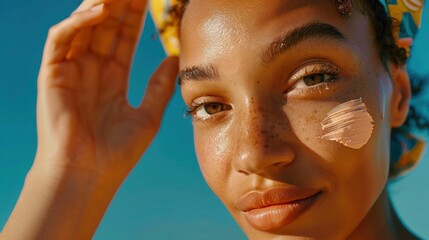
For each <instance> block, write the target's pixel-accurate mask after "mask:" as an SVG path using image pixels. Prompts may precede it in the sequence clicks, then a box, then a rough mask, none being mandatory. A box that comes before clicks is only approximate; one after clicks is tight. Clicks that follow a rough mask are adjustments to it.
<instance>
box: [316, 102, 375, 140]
mask: <svg viewBox="0 0 429 240" xmlns="http://www.w3.org/2000/svg"><path fill="white" fill-rule="evenodd" d="M321 125H322V134H323V135H322V136H320V137H318V138H321V139H324V140H328V141H336V142H339V143H341V144H343V145H344V146H346V147H349V148H352V149H360V148H362V147H363V146H364V145H365V144H366V143H367V142H368V140H369V139H370V138H371V134H372V130H373V128H374V120H373V118H372V117H371V115H370V114H369V113H368V111H367V108H366V105H365V104H364V103H363V102H362V98H360V99H356V100H350V101H348V102H345V103H342V104H340V105H338V106H336V107H334V108H333V109H332V110H331V111H329V112H328V113H327V116H326V118H325V119H323V120H322V123H321Z"/></svg>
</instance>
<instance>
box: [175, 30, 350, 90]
mask: <svg viewBox="0 0 429 240" xmlns="http://www.w3.org/2000/svg"><path fill="white" fill-rule="evenodd" d="M310 38H328V39H333V40H337V41H345V40H347V38H346V37H345V36H344V34H342V33H341V32H340V31H339V30H338V29H337V28H336V27H334V26H332V25H330V24H326V23H321V22H310V23H307V24H305V25H303V26H300V27H297V28H295V29H293V30H291V31H289V32H287V33H286V34H284V35H282V36H280V37H278V38H276V39H275V40H274V41H273V42H271V43H270V44H269V45H268V47H267V48H266V49H265V50H264V51H262V54H261V59H262V62H263V63H264V64H268V63H270V62H272V61H274V60H275V59H276V58H278V57H279V56H280V55H282V54H284V53H285V52H286V51H287V50H290V49H291V48H292V47H294V46H296V45H298V44H299V43H301V42H303V41H305V40H307V39H310ZM218 78H219V74H218V72H217V70H216V68H215V67H214V66H213V65H201V66H193V67H189V68H185V69H183V70H181V71H180V72H179V74H178V84H179V85H181V84H182V83H183V81H191V80H215V79H218Z"/></svg>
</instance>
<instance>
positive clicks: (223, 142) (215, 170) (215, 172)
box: [194, 128, 232, 199]
mask: <svg viewBox="0 0 429 240" xmlns="http://www.w3.org/2000/svg"><path fill="white" fill-rule="evenodd" d="M228 139H229V138H228V136H227V129H223V130H216V129H211V130H205V129H203V128H198V129H194V140H195V152H196V154H197V159H198V163H199V166H200V169H201V172H202V174H203V177H204V179H205V181H206V182H207V184H208V185H209V187H210V188H211V189H212V191H213V192H214V193H215V194H216V195H218V196H219V197H220V198H221V199H222V194H223V192H224V191H225V186H227V183H228V179H229V176H230V173H231V171H232V167H231V161H230V159H231V157H230V155H231V147H230V143H229V141H228Z"/></svg>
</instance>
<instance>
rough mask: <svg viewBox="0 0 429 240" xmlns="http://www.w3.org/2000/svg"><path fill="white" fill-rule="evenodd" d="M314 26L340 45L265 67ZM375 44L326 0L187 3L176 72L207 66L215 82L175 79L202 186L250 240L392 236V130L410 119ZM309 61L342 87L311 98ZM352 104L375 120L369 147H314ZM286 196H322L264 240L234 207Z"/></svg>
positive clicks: (299, 51) (316, 40) (315, 42)
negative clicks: (299, 192) (278, 193)
mask: <svg viewBox="0 0 429 240" xmlns="http://www.w3.org/2000/svg"><path fill="white" fill-rule="evenodd" d="M311 22H320V23H326V24H330V25H332V26H334V27H335V28H337V29H338V30H339V31H340V32H341V33H342V34H343V35H344V36H345V38H346V40H342V41H341V40H338V39H333V38H330V37H326V38H325V37H313V38H308V39H306V40H304V41H302V42H299V43H298V44H296V45H295V46H293V47H292V48H290V49H289V50H287V51H286V52H284V53H283V54H281V55H280V56H279V57H278V58H276V59H275V60H274V61H272V62H269V63H266V62H264V61H263V59H262V58H261V53H262V52H263V51H264V49H265V48H266V47H267V45H269V44H270V43H271V42H272V41H273V40H274V39H276V38H278V37H279V36H281V35H283V34H285V33H288V32H290V31H291V30H292V29H295V28H297V27H300V26H303V25H305V24H308V23H311ZM372 39H373V32H372V30H371V26H370V23H369V22H368V20H367V18H366V17H365V16H363V15H362V14H360V13H359V12H357V11H356V9H355V10H354V12H353V14H352V16H351V17H347V18H344V17H341V16H340V15H339V14H338V12H337V11H336V9H335V7H334V5H333V4H332V2H331V1H328V0H320V1H308V0H306V1H285V0H272V1H264V3H263V4H262V3H261V2H260V1H246V2H243V1H210V2H208V1H191V2H190V4H189V6H188V7H187V9H186V12H185V15H184V18H183V21H182V25H181V44H182V45H181V49H182V55H181V58H180V69H181V70H182V71H187V69H192V67H194V66H202V67H203V68H206V69H207V66H210V68H212V69H214V72H215V73H216V74H215V75H216V76H214V77H213V78H212V79H207V78H204V77H199V78H197V79H193V78H192V77H189V75H186V74H182V75H183V76H184V78H183V79H182V85H181V91H182V95H183V98H184V100H185V102H186V103H187V104H188V105H192V106H194V107H193V108H194V109H193V112H192V114H193V116H194V122H193V124H194V136H195V149H196V153H197V156H198V161H199V164H200V167H201V170H202V173H203V175H204V178H205V179H206V181H207V183H208V185H209V186H210V188H211V189H212V190H213V191H214V192H215V194H216V195H217V196H218V197H219V198H220V200H221V201H222V202H223V203H224V204H225V206H226V207H227V209H228V210H229V211H230V213H231V214H232V216H233V217H234V219H235V220H236V221H237V222H238V224H239V225H240V226H241V228H242V229H243V230H244V231H245V233H246V234H247V236H248V237H249V238H252V239H271V238H272V239H283V238H288V237H297V238H303V239H304V238H312V239H344V238H351V239H352V238H356V239H359V238H360V239H363V238H362V237H366V238H365V239H371V238H374V239H376V238H380V237H389V238H395V237H398V236H399V233H398V231H400V229H401V225H400V224H399V225H395V223H394V221H393V219H394V217H392V216H393V215H391V214H393V212H392V210H391V209H389V203H388V200H387V198H386V192H385V191H384V189H385V186H386V181H387V177H388V167H389V138H390V129H391V127H395V126H399V125H401V124H402V122H403V121H404V119H405V116H406V113H407V109H408V98H409V97H410V96H409V95H410V94H409V85H408V76H407V74H406V72H405V71H404V67H403V66H399V67H397V66H391V67H390V72H388V71H386V69H385V68H384V67H383V64H382V62H381V61H380V58H379V56H378V53H377V50H376V46H375V43H374V42H373V41H372ZM315 62H317V64H325V65H326V64H329V63H331V64H332V65H334V66H335V67H336V68H338V69H339V70H340V71H339V73H338V75H337V76H336V77H337V78H338V79H336V80H332V83H330V84H328V85H326V83H325V84H324V83H321V84H320V85H318V86H316V85H314V86H313V87H308V86H306V85H305V84H303V83H304V82H303V80H302V77H303V76H302V75H301V76H296V75H295V76H294V74H296V73H297V72H298V71H299V70H301V69H304V68H307V69H308V71H310V70H311V69H313V68H312V67H311V66H314V64H315ZM310 74H328V75H329V74H330V72H328V73H327V72H323V71H322V72H321V71H320V69H319V71H316V72H310ZM330 75H333V74H330ZM326 79H329V76H327V78H326ZM327 82H329V80H327ZM358 98H362V101H363V102H364V103H365V104H366V106H367V108H368V111H369V113H370V114H371V116H372V117H373V119H374V130H373V133H372V136H371V138H370V140H369V142H368V143H367V144H366V145H365V146H364V147H362V148H361V149H358V150H354V149H350V148H347V147H345V146H343V145H341V144H339V143H336V142H330V141H325V140H321V139H318V138H317V137H318V136H320V135H321V127H320V122H321V121H322V120H323V119H324V118H325V116H326V113H327V112H328V111H329V110H330V109H332V108H333V107H334V106H336V105H338V104H340V103H344V102H346V101H349V100H352V99H358ZM207 103H215V104H212V105H206V104H207ZM284 186H293V187H298V188H311V189H317V190H319V191H321V192H322V194H321V195H320V197H319V198H318V199H317V200H316V202H315V203H314V204H313V205H312V206H311V207H310V208H309V209H307V210H306V211H305V212H304V213H303V214H301V216H299V217H298V218H297V219H295V220H294V221H293V222H291V223H289V224H285V225H283V226H281V227H276V228H273V229H268V230H260V229H259V230H258V229H255V228H254V227H252V226H251V225H249V223H248V222H247V221H246V220H245V218H244V214H243V213H242V212H240V211H239V210H238V209H237V208H236V205H235V203H236V202H237V201H238V199H240V198H241V197H242V196H243V195H245V194H246V193H248V192H250V191H254V190H258V191H263V190H266V189H272V188H277V187H284ZM377 200H378V201H377ZM376 203H377V204H376ZM371 219H372V220H371ZM374 219H378V220H380V221H375V222H374ZM370 222H371V224H369V223H370ZM377 234H379V235H377Z"/></svg>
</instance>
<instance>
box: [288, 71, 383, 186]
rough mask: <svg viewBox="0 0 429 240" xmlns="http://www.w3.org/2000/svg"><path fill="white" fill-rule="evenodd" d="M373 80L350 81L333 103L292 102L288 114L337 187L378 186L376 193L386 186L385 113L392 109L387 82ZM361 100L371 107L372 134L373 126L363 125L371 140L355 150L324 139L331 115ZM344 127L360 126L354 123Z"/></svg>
mask: <svg viewBox="0 0 429 240" xmlns="http://www.w3.org/2000/svg"><path fill="white" fill-rule="evenodd" d="M360 79H361V78H360ZM367 79H368V78H367ZM369 79H374V80H373V81H371V80H366V81H349V82H348V83H347V84H348V88H345V89H343V90H342V91H341V90H339V91H338V92H336V93H335V94H334V95H333V96H332V97H330V99H331V100H302V99H301V100H298V99H290V100H288V103H287V105H286V106H285V107H284V111H285V112H286V115H287V116H288V118H289V121H290V125H291V127H292V129H293V132H294V133H295V135H296V137H297V138H298V139H299V140H300V142H301V143H302V144H303V145H305V146H306V148H307V149H308V150H309V151H312V152H313V153H314V154H316V155H317V156H319V158H318V159H319V160H318V161H321V162H322V163H321V164H322V166H324V167H325V168H326V171H328V172H331V173H332V175H334V176H335V177H336V180H335V183H334V185H337V186H340V185H341V186H342V185H344V184H343V183H344V182H346V183H347V184H351V183H356V182H359V183H357V184H358V185H359V186H362V187H363V183H365V184H370V185H368V186H374V188H373V190H374V191H379V190H380V189H381V188H382V186H384V183H385V179H386V177H387V174H388V165H389V164H388V163H389V155H388V153H389V138H390V134H389V133H390V125H389V120H388V119H387V118H386V117H384V118H383V116H386V115H388V114H386V113H385V110H386V109H389V108H388V106H386V102H388V101H386V99H387V97H388V91H386V88H385V86H384V84H379V83H380V82H383V81H384V80H380V81H378V80H376V79H377V78H375V77H373V78H369ZM383 86H384V89H383ZM346 89H347V90H346ZM350 89H352V90H350ZM360 98H362V102H363V103H364V104H365V105H366V107H367V111H365V112H364V113H365V114H367V115H365V114H363V115H365V117H368V118H372V120H373V124H374V128H373V130H372V133H370V134H369V135H368V133H369V131H370V130H371V129H370V128H371V127H372V124H367V125H368V126H367V127H366V126H363V124H362V126H361V127H362V129H361V130H362V134H364V133H365V134H366V135H365V134H364V135H365V136H364V137H368V141H365V143H364V144H362V143H361V144H358V145H355V146H354V148H355V149H353V148H352V146H351V145H349V146H348V147H347V146H345V145H347V144H344V143H342V142H341V141H338V142H337V141H332V140H333V139H328V140H326V138H325V140H324V139H322V136H324V134H325V135H326V132H324V131H323V130H322V122H323V120H324V119H326V117H327V114H328V113H329V112H330V111H331V110H332V109H333V108H335V107H337V106H338V105H340V104H343V103H346V102H348V101H350V100H353V99H360ZM344 126H345V127H349V126H350V127H354V128H358V127H359V126H353V124H345V125H344ZM359 179H364V180H362V181H361V180H359ZM347 184H346V185H347ZM333 187H334V188H335V186H333ZM347 191H348V190H347Z"/></svg>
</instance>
